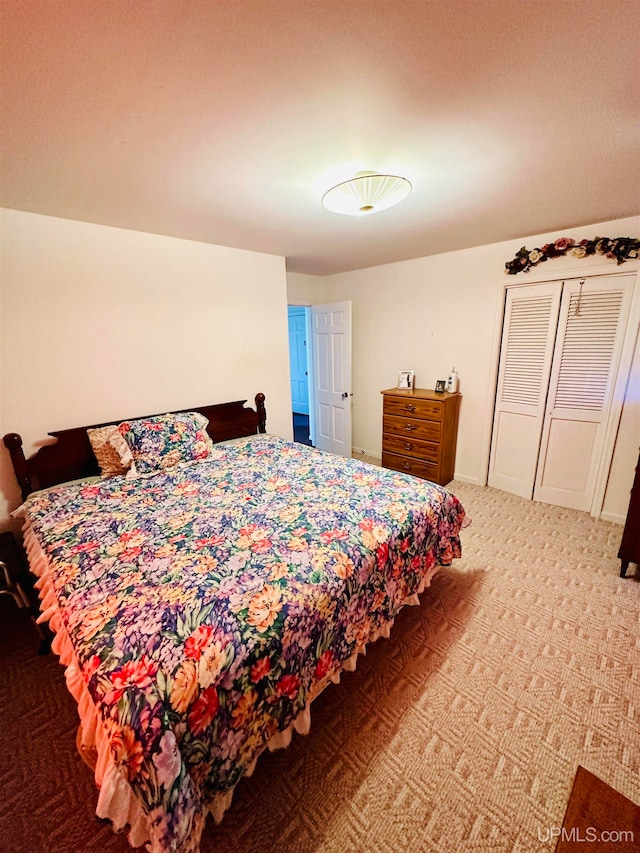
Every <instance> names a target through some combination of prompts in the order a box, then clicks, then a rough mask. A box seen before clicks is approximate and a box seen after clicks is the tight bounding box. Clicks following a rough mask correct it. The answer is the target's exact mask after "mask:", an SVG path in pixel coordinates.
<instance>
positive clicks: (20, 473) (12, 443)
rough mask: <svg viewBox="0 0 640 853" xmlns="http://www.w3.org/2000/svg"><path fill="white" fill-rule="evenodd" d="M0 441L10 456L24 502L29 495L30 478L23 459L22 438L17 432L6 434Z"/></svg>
mask: <svg viewBox="0 0 640 853" xmlns="http://www.w3.org/2000/svg"><path fill="white" fill-rule="evenodd" d="M2 440H3V441H4V446H5V447H6V448H7V450H8V451H9V455H10V456H11V464H12V465H13V470H14V471H15V475H16V480H17V481H18V485H19V486H20V491H21V492H22V500H26V499H27V497H28V496H29V495H30V494H31V477H30V476H29V467H28V465H27V460H26V459H25V458H24V451H23V449H22V437H21V436H19V435H18V433H17V432H8V433H7V434H6V435H5V437H4V438H3V439H2Z"/></svg>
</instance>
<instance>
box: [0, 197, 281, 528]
mask: <svg viewBox="0 0 640 853" xmlns="http://www.w3.org/2000/svg"><path fill="white" fill-rule="evenodd" d="M0 223H1V226H2V232H1V237H2V284H1V290H0V305H1V314H0V318H1V324H0V367H1V371H0V397H1V399H2V409H1V421H0V429H1V432H0V435H4V433H6V432H14V431H15V432H20V433H21V434H22V436H23V438H24V440H25V449H26V450H27V451H28V452H31V450H33V448H34V446H35V444H36V443H38V442H41V441H42V440H43V439H45V438H46V435H47V432H48V431H49V430H53V429H63V428H65V427H71V426H77V425H78V424H82V423H96V422H99V421H104V420H111V419H117V418H120V417H122V418H125V417H132V416H135V415H137V414H139V415H143V414H147V413H152V412H158V411H162V410H170V409H176V408H184V407H189V406H198V405H203V404H206V403H215V402H223V401H225V400H237V399H244V398H245V397H246V398H247V399H248V400H249V401H251V404H253V398H254V397H255V394H256V393H257V392H258V391H262V392H264V393H265V395H266V403H267V418H268V419H267V424H268V429H269V431H270V432H272V433H275V434H278V435H282V436H283V437H285V438H290V437H291V413H290V409H291V406H290V389H289V357H288V333H287V307H286V306H287V289H286V273H285V265H284V259H283V258H281V257H276V256H272V255H264V254H258V253H254V252H246V251H240V250H235V249H227V248H224V247H220V246H212V245H209V244H204V243H196V242H191V241H187V240H177V239H172V238H169V237H160V236H156V235H152V234H143V233H140V232H135V231H127V230H122V229H117V228H107V227H104V226H99V225H91V224H88V223H82V222H73V221H69V220H64V219H56V218H52V217H47V216H38V215H35V214H30V213H21V212H18V211H12V210H3V211H2V212H1V220H0ZM9 464H10V463H9V460H8V454H7V452H6V450H5V448H4V446H2V447H1V448H0V525H2V526H4V525H5V524H6V512H7V507H8V508H9V509H13V508H14V507H15V506H16V505H17V502H18V492H17V488H16V487H15V484H14V482H13V476H12V473H11V472H10V470H8V467H7V466H8V465H9Z"/></svg>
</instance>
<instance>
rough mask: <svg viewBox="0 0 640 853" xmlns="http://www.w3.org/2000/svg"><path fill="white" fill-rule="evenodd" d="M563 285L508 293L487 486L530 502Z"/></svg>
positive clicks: (551, 285)
mask: <svg viewBox="0 0 640 853" xmlns="http://www.w3.org/2000/svg"><path fill="white" fill-rule="evenodd" d="M561 293H562V282H558V281H555V282H550V283H548V284H534V285H531V286H529V287H513V288H509V289H508V290H507V299H506V305H505V318H504V324H503V330H502V346H501V350H500V366H499V369H498V388H497V394H496V408H495V414H494V422H493V436H492V440H491V459H490V463H489V485H490V486H495V488H497V489H502V490H503V491H506V492H511V493H512V494H515V495H520V496H521V497H523V498H531V497H532V495H533V485H534V481H535V476H536V465H537V462H538V451H539V449H540V437H541V434H542V425H543V421H544V412H545V404H546V396H547V389H548V386H549V373H550V369H551V358H552V355H553V344H554V338H555V333H556V326H557V322H558V310H559V306H560V295H561Z"/></svg>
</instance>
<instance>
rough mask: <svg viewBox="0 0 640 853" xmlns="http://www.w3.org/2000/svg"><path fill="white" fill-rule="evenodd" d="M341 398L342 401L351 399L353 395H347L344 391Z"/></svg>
mask: <svg viewBox="0 0 640 853" xmlns="http://www.w3.org/2000/svg"><path fill="white" fill-rule="evenodd" d="M341 397H342V399H343V400H346V399H347V397H353V394H347V392H346V391H343V392H342V394H341Z"/></svg>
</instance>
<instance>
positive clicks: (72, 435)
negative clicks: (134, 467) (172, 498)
mask: <svg viewBox="0 0 640 853" xmlns="http://www.w3.org/2000/svg"><path fill="white" fill-rule="evenodd" d="M246 402H247V401H246V400H235V401H234V402H232V403H215V404H213V405H211V406H195V407H193V408H191V409H179V410H178V411H177V412H174V414H178V413H179V412H200V413H201V414H202V415H204V416H205V418H208V420H209V426H208V427H207V432H208V433H209V435H210V436H211V438H212V439H213V441H226V440H227V439H229V438H240V437H241V436H244V435H255V434H256V433H262V432H266V422H267V412H266V409H265V406H264V394H261V393H260V394H256V397H255V403H256V408H255V411H254V410H253V409H249V408H246V407H245V405H244V404H245V403H246ZM157 414H165V412H159V413H157ZM152 417H156V415H136V416H135V417H133V418H119V419H118V420H117V421H107V422H106V423H102V424H89V425H88V426H82V427H72V428H71V429H63V430H58V432H50V433H48V434H49V435H51V436H53V437H54V438H56V439H57V441H56V442H55V443H54V444H47V445H44V446H43V447H41V448H40V449H39V450H38V451H37V452H36V453H34V454H33V456H30V457H29V458H28V459H27V458H26V457H25V455H24V452H23V450H22V438H21V436H19V435H18V433H15V432H10V433H7V435H5V437H4V439H3V441H4V444H5V447H6V448H7V449H8V451H9V453H10V455H11V463H12V465H13V470H14V472H15V475H16V480H17V481H18V485H19V486H20V489H21V491H22V498H23V499H25V498H26V497H27V495H29V494H31V492H33V491H35V490H36V489H45V488H47V487H48V486H56V485H58V483H66V482H67V481H68V480H77V479H79V478H80V477H91V476H93V475H95V474H99V473H100V469H99V468H98V463H97V461H96V458H95V456H94V454H93V450H92V449H91V443H90V442H89V437H88V435H87V430H88V429H94V428H95V427H103V426H111V425H112V424H113V425H115V424H119V423H121V422H122V421H132V420H139V419H140V418H152Z"/></svg>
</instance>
